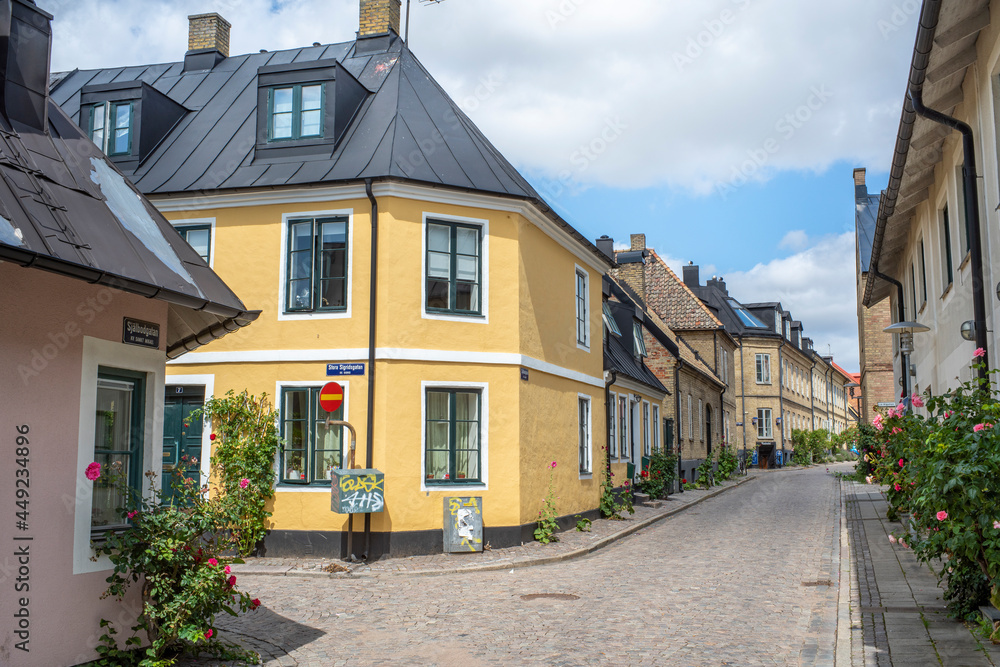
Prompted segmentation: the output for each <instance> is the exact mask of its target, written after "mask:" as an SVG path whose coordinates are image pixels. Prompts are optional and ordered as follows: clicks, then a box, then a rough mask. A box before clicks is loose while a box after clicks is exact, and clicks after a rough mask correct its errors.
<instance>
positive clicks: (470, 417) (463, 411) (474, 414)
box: [455, 392, 479, 421]
mask: <svg viewBox="0 0 1000 667" xmlns="http://www.w3.org/2000/svg"><path fill="white" fill-rule="evenodd" d="M455 419H460V420H463V421H474V420H478V419H479V394H478V393H472V392H457V393H456V394H455Z"/></svg>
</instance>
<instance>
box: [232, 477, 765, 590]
mask: <svg viewBox="0 0 1000 667" xmlns="http://www.w3.org/2000/svg"><path fill="white" fill-rule="evenodd" d="M770 472H771V471H751V472H750V474H749V475H748V476H746V477H740V478H737V479H735V480H729V481H727V482H723V483H722V484H720V485H718V486H715V487H713V488H711V489H697V490H691V491H684V492H683V493H676V494H673V495H671V496H670V497H669V498H667V499H666V500H662V501H660V502H661V503H662V506H661V507H658V508H652V507H641V506H638V505H637V506H636V508H635V514H632V515H628V514H626V515H625V517H624V519H623V520H621V521H613V520H611V519H598V520H597V521H594V522H593V524H591V529H590V532H580V531H577V530H572V529H571V530H566V531H564V532H561V533H559V534H558V535H559V541H558V542H555V543H552V544H547V545H545V544H541V543H540V542H526V543H524V544H521V545H520V546H514V547H507V548H504V549H489V550H484V551H483V552H482V553H469V554H446V553H440V554H431V555H427V556H410V557H408V558H383V559H381V560H378V561H375V562H373V563H350V564H349V563H345V562H344V561H341V560H330V559H311V558H247V559H246V562H245V563H244V564H242V565H233V566H232V568H233V572H234V573H236V574H243V575H270V576H288V577H321V578H325V577H343V576H350V575H361V576H384V575H393V574H407V575H441V574H451V573H456V572H483V571H489V570H504V569H514V568H519V567H528V566H531V565H544V564H546V563H555V562H558V561H563V560H569V559H571V558H576V557H579V556H583V555H585V554H589V553H591V552H593V551H596V550H598V549H601V548H602V547H605V546H607V545H609V544H611V543H613V542H615V541H617V540H620V539H622V538H623V537H626V536H627V535H631V534H632V533H635V532H637V531H639V530H642V529H643V528H645V527H646V526H649V525H651V524H653V523H656V522H657V521H660V520H662V519H665V518H667V517H669V516H672V515H674V514H677V513H678V512H682V511H684V510H685V509H687V508H689V507H691V506H693V505H697V504H698V503H700V502H702V501H704V500H707V499H708V498H712V497H714V496H717V495H719V494H720V493H725V492H726V491H728V490H729V489H733V488H735V487H737V486H740V485H742V484H746V483H747V482H751V481H753V480H754V479H756V478H757V477H758V476H760V475H762V474H768V473H770ZM775 472H777V471H775Z"/></svg>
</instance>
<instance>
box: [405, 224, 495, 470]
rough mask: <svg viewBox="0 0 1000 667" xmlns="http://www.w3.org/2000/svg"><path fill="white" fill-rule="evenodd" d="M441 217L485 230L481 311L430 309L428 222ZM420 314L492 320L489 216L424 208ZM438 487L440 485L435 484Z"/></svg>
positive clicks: (444, 318) (457, 319)
mask: <svg viewBox="0 0 1000 667" xmlns="http://www.w3.org/2000/svg"><path fill="white" fill-rule="evenodd" d="M435 220H441V221H442V222H460V223H463V224H466V225H478V226H479V227H480V228H481V229H482V231H481V238H482V247H481V248H480V253H481V254H480V257H479V261H480V262H481V264H482V266H480V267H479V269H480V276H481V277H482V283H481V284H480V285H479V290H480V295H479V298H480V300H481V301H482V311H481V312H482V314H481V315H452V314H449V313H437V312H433V311H431V312H427V223H428V222H434V221H435ZM420 317H421V318H423V319H425V320H441V321H444V322H470V323H473V324H489V322H490V221H489V220H487V219H485V218H468V217H465V216H461V215H449V214H447V213H434V212H430V211H424V213H423V220H422V222H421V224H420ZM434 488H438V487H436V486H435V487H434Z"/></svg>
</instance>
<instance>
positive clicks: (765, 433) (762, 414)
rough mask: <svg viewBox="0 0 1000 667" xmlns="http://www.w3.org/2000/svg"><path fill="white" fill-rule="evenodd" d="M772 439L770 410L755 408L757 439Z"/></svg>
mask: <svg viewBox="0 0 1000 667" xmlns="http://www.w3.org/2000/svg"><path fill="white" fill-rule="evenodd" d="M773 437H774V430H773V427H772V423H771V408H757V438H759V439H762V440H767V439H770V438H773Z"/></svg>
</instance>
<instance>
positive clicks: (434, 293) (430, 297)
mask: <svg viewBox="0 0 1000 667" xmlns="http://www.w3.org/2000/svg"><path fill="white" fill-rule="evenodd" d="M450 305H451V304H450V303H449V300H448V282H447V281H443V280H434V279H431V278H429V279H428V280H427V307H428V308H448V307H449V306H450Z"/></svg>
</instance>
